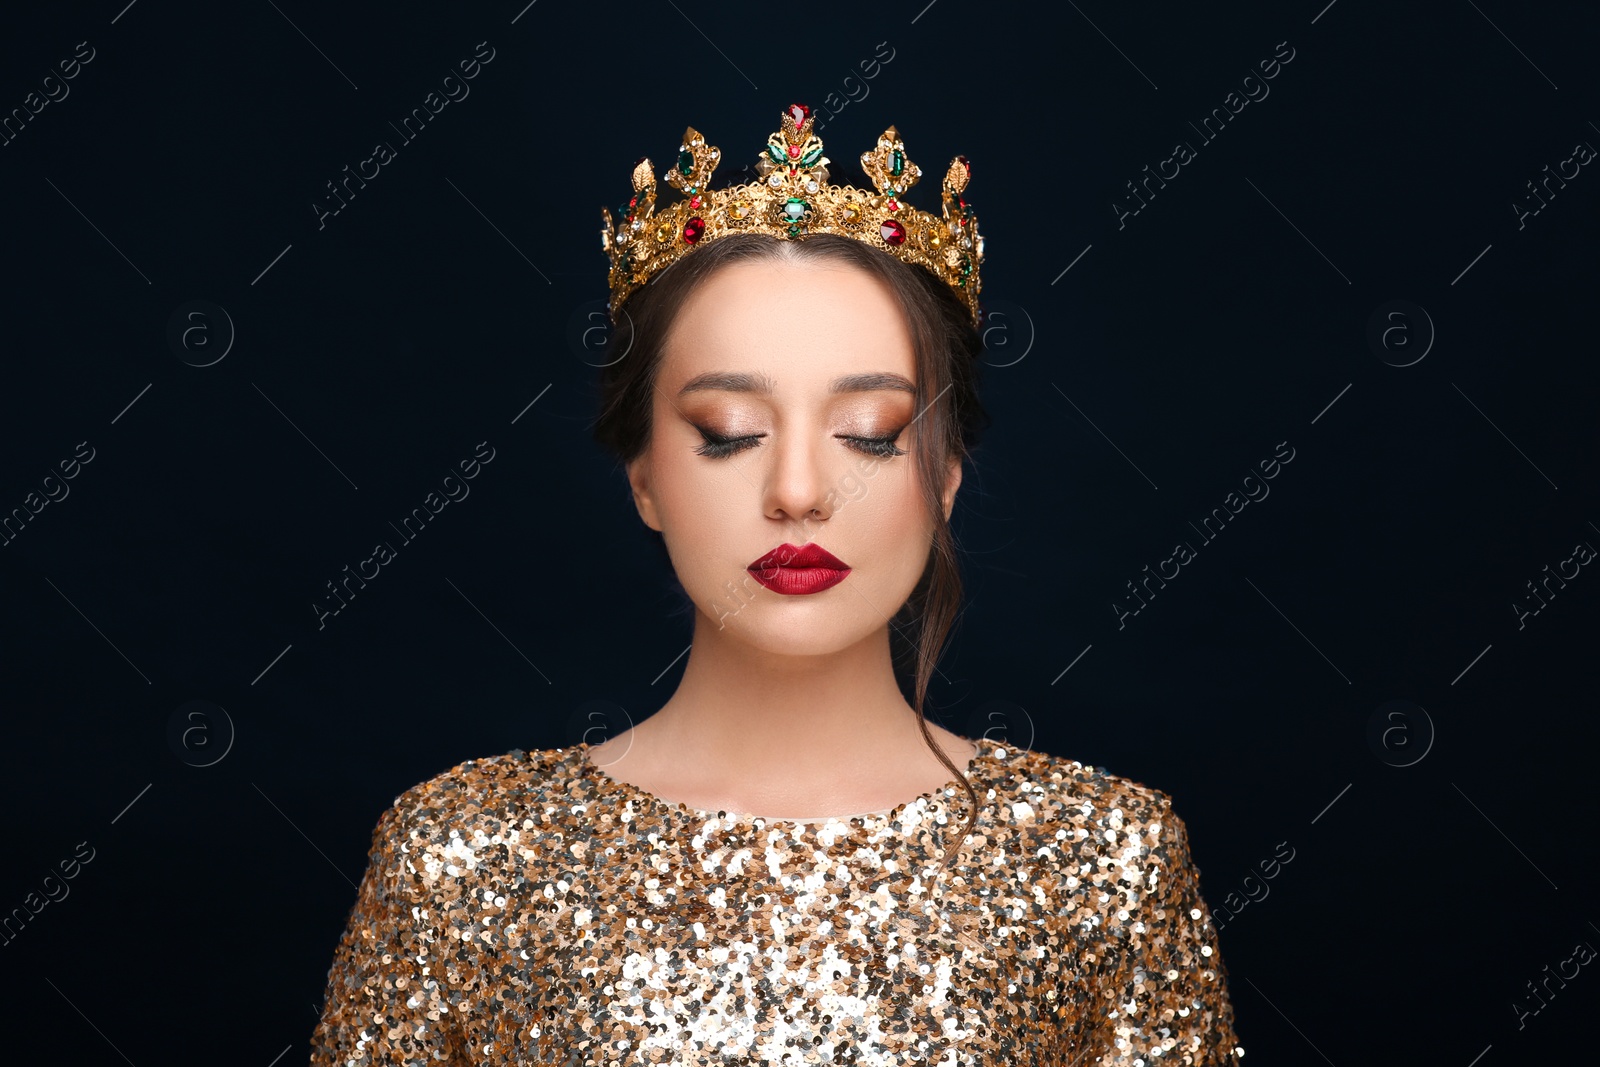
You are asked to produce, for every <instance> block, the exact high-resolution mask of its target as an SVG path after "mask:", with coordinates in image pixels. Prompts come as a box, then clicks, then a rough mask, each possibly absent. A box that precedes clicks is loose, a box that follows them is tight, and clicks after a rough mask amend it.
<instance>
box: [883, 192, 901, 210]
mask: <svg viewBox="0 0 1600 1067" xmlns="http://www.w3.org/2000/svg"><path fill="white" fill-rule="evenodd" d="M883 203H884V206H885V207H887V208H888V209H889V210H890V211H899V210H900V201H898V200H896V199H895V198H894V197H892V196H891V197H890V198H889V199H887V200H885V201H884V202H883Z"/></svg>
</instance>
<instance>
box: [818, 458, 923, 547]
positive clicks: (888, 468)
mask: <svg viewBox="0 0 1600 1067" xmlns="http://www.w3.org/2000/svg"><path fill="white" fill-rule="evenodd" d="M905 458H909V457H905ZM837 491H838V500H837V504H836V506H835V508H834V517H835V518H836V519H838V520H839V521H840V523H841V525H844V526H847V527H849V528H850V529H851V530H852V537H853V538H854V537H856V536H860V537H863V538H866V539H868V540H869V541H870V542H871V543H872V544H873V545H874V546H875V547H879V548H882V549H884V550H886V551H900V550H901V543H902V541H903V540H904V539H906V538H910V537H913V535H920V534H921V533H923V532H924V531H926V530H928V521H929V520H928V517H927V512H926V508H925V507H924V505H923V501H922V488H921V484H920V482H919V481H918V479H917V471H916V468H915V467H913V466H912V465H910V464H909V463H902V462H900V461H898V460H897V461H894V462H883V461H880V462H879V463H878V464H877V465H876V467H874V466H873V465H872V464H871V463H863V464H860V465H852V468H851V470H850V471H849V472H848V473H847V474H846V475H845V476H843V477H842V478H840V480H839V484H838V486H837ZM852 512H854V513H855V518H852V517H851V513H852ZM918 540H920V536H918ZM911 543H916V542H915V541H913V542H911ZM905 547H909V544H907V545H906V546H905Z"/></svg>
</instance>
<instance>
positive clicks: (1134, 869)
mask: <svg viewBox="0 0 1600 1067" xmlns="http://www.w3.org/2000/svg"><path fill="white" fill-rule="evenodd" d="M1152 793H1154V795H1155V802H1154V803H1153V804H1151V805H1149V807H1148V808H1147V809H1146V810H1145V811H1143V812H1141V814H1142V816H1143V817H1142V818H1140V819H1137V820H1136V821H1134V823H1133V825H1130V826H1125V827H1124V831H1125V832H1124V833H1123V834H1122V835H1121V839H1120V841H1119V843H1118V846H1117V847H1115V848H1113V849H1112V851H1111V855H1112V856H1113V857H1114V858H1115V862H1116V863H1119V864H1120V865H1121V868H1122V871H1121V874H1120V876H1119V877H1118V879H1117V881H1116V886H1115V891H1114V892H1113V893H1112V898H1113V902H1112V903H1111V904H1110V905H1109V908H1110V911H1109V913H1108V914H1107V915H1106V927H1107V932H1108V935H1109V936H1108V937H1107V939H1106V940H1107V944H1106V946H1105V951H1104V956H1103V958H1102V969H1101V970H1100V972H1099V981H1098V982H1097V983H1096V988H1095V990H1094V998H1093V1003H1094V1009H1093V1010H1094V1018H1093V1019H1092V1020H1091V1026H1090V1029H1089V1033H1090V1041H1089V1048H1088V1055H1087V1058H1086V1059H1085V1060H1084V1061H1083V1063H1084V1065H1085V1067H1136V1065H1137V1067H1144V1065H1147V1064H1152V1063H1161V1064H1173V1065H1177V1064H1184V1065H1186V1067H1217V1065H1221V1064H1236V1063H1239V1062H1240V1061H1241V1058H1242V1057H1243V1056H1244V1049H1242V1048H1240V1047H1239V1042H1238V1038H1237V1036H1236V1035H1235V1033H1234V1028H1233V1004H1232V1001H1231V1000H1230V999H1229V996H1228V984H1227V981H1228V974H1227V969H1226V968H1225V967H1224V966H1223V963H1222V956H1221V953H1220V952H1219V950H1218V945H1217V934H1216V930H1215V929H1214V928H1213V927H1212V925H1211V913H1210V910H1209V909H1208V908H1207V907H1206V903H1205V901H1204V900H1202V899H1201V898H1200V870H1199V868H1197V867H1196V866H1195V865H1194V861H1193V859H1192V858H1191V856H1190V854H1189V834H1188V828H1187V827H1185V826H1184V824H1183V821H1182V820H1180V819H1179V818H1178V817H1177V816H1176V815H1175V814H1173V811H1172V807H1171V802H1170V800H1169V799H1168V798H1167V797H1166V795H1165V794H1162V793H1159V792H1156V791H1153V790H1152ZM1112 825H1113V826H1115V822H1113V824H1112Z"/></svg>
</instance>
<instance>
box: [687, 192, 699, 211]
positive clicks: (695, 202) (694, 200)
mask: <svg viewBox="0 0 1600 1067" xmlns="http://www.w3.org/2000/svg"><path fill="white" fill-rule="evenodd" d="M689 206H690V207H692V208H698V207H699V206H700V197H699V195H698V194H697V195H695V196H691V197H690V198H689Z"/></svg>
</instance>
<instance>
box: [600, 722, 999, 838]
mask: <svg viewBox="0 0 1600 1067" xmlns="http://www.w3.org/2000/svg"><path fill="white" fill-rule="evenodd" d="M962 740H964V741H971V742H972V744H973V746H974V748H975V749H976V751H975V752H974V754H973V756H972V758H971V760H969V761H968V763H967V766H966V767H965V769H964V773H965V774H966V776H967V779H968V780H969V781H970V782H972V784H973V788H975V789H976V790H977V791H978V795H979V797H980V798H981V797H982V796H983V794H984V791H985V790H986V788H987V779H988V774H987V771H988V770H989V769H990V764H991V763H993V762H994V761H997V760H1004V759H1005V756H1006V749H1005V746H1003V745H998V744H995V743H994V742H992V741H988V740H986V739H984V738H978V739H976V740H974V739H972V738H962ZM591 747H592V746H591V745H590V744H589V743H588V742H587V741H580V742H578V744H577V745H576V746H575V750H576V753H577V762H578V767H579V770H580V773H581V774H583V776H584V777H586V778H588V779H589V780H590V781H592V782H594V783H595V784H596V785H597V786H599V787H600V789H601V791H602V792H603V793H614V794H617V795H619V796H624V797H628V798H630V799H632V800H636V801H638V802H640V804H641V805H642V806H645V807H648V808H651V809H654V810H655V811H657V812H661V813H664V814H666V815H675V816H687V817H690V818H693V819H694V820H696V821H699V822H709V821H710V820H712V819H716V820H717V821H719V822H721V823H722V824H723V825H725V826H735V825H736V826H822V825H827V824H831V823H860V824H862V825H874V826H876V825H888V824H891V823H894V822H896V821H898V820H899V819H900V818H901V816H903V815H904V814H905V813H906V812H907V811H909V810H910V809H911V808H912V807H913V806H916V807H923V806H926V805H927V804H929V803H934V802H937V798H938V797H939V796H940V795H941V794H942V795H946V796H952V795H965V794H966V789H965V788H964V787H963V786H962V784H961V782H960V781H959V780H957V779H954V778H952V779H951V780H950V781H948V782H946V783H944V785H941V786H939V787H938V788H937V789H930V790H929V791H927V792H926V793H921V794H919V795H917V796H915V797H913V798H911V799H910V800H907V801H905V802H903V803H900V804H896V805H895V806H894V807H892V808H884V809H882V810H880V811H866V812H860V813H857V814H854V815H823V816H819V817H815V818H808V819H776V818H769V817H767V816H765V815H751V814H749V813H747V812H736V811H726V810H721V811H707V810H705V809H702V808H693V807H690V806H689V805H687V804H684V803H682V802H681V801H670V800H666V799H664V798H663V797H660V796H657V795H656V794H655V793H652V792H650V791H649V790H648V789H641V788H640V787H638V786H636V785H633V784H632V783H631V782H625V781H622V780H621V779H620V778H613V777H611V775H609V774H607V773H606V772H605V771H603V770H601V769H600V767H599V766H598V765H597V764H595V762H594V761H593V760H591V759H590V758H589V752H590V749H591Z"/></svg>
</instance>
